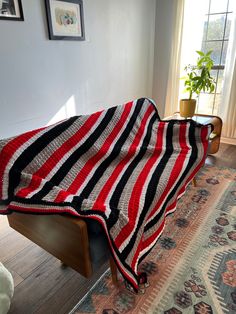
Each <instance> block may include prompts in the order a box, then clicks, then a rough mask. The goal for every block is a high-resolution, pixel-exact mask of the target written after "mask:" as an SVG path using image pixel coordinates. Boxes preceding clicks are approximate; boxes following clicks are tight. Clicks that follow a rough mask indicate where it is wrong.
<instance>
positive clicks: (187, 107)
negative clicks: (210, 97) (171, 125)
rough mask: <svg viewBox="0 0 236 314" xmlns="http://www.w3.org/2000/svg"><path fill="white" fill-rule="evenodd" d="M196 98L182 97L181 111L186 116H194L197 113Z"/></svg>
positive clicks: (182, 115) (180, 102) (181, 114)
mask: <svg viewBox="0 0 236 314" xmlns="http://www.w3.org/2000/svg"><path fill="white" fill-rule="evenodd" d="M195 108H196V99H180V101H179V112H180V116H181V117H184V118H192V117H193V116H194V113H195Z"/></svg>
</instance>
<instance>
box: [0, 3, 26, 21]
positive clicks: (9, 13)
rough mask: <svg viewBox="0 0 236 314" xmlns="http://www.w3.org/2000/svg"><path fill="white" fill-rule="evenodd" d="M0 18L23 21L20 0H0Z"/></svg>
mask: <svg viewBox="0 0 236 314" xmlns="http://www.w3.org/2000/svg"><path fill="white" fill-rule="evenodd" d="M0 20H12V21H24V15H23V9H22V4H21V0H0Z"/></svg>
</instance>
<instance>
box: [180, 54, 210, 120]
mask: <svg viewBox="0 0 236 314" xmlns="http://www.w3.org/2000/svg"><path fill="white" fill-rule="evenodd" d="M196 52H197V54H198V55H199V56H198V59H197V64H196V65H191V64H189V65H187V66H186V67H185V68H184V70H185V72H186V76H185V77H183V79H184V86H185V92H188V93H189V97H188V99H181V100H180V115H181V117H185V118H188V117H192V116H193V115H194V112H195V108H196V99H193V98H192V97H193V95H194V94H196V95H197V96H198V95H199V94H200V92H202V91H204V92H209V93H212V92H213V91H214V90H215V81H214V78H213V77H212V76H211V74H210V71H211V68H212V66H213V60H212V58H211V53H212V50H210V51H208V52H207V53H204V52H202V51H196Z"/></svg>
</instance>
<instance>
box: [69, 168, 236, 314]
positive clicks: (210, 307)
mask: <svg viewBox="0 0 236 314" xmlns="http://www.w3.org/2000/svg"><path fill="white" fill-rule="evenodd" d="M140 271H145V272H146V273H147V274H148V278H149V283H150V286H149V287H148V288H146V291H145V293H144V294H139V295H135V294H132V293H131V292H129V291H127V290H126V289H125V288H124V283H123V280H122V279H120V284H119V286H118V287H114V286H113V285H112V283H111V278H110V273H109V271H107V272H106V273H105V274H104V275H103V276H102V277H101V278H100V280H99V281H98V282H97V283H96V285H95V286H94V287H93V288H92V289H91V291H89V293H88V294H87V295H86V296H85V297H84V298H83V299H82V300H81V301H80V302H79V303H78V304H77V306H76V307H75V308H74V309H73V310H72V311H71V314H72V313H73V314H75V313H77V314H82V313H83V314H85V313H101V314H120V313H135V314H136V313H165V314H181V313H183V314H187V313H188V314H190V313H191V314H192V313H197V314H208V313H228V314H233V313H236V170H233V169H226V168H216V167H211V166H205V167H204V168H203V169H202V171H201V173H200V174H199V175H198V176H197V187H193V186H192V185H190V186H189V187H188V189H187V192H186V193H185V195H184V196H183V197H182V198H181V199H180V200H179V202H178V207H177V210H176V212H175V213H174V214H172V215H170V216H169V217H168V222H167V225H166V227H165V230H164V233H163V235H162V236H161V238H160V239H159V241H158V243H157V244H156V246H155V248H154V249H153V250H152V252H151V253H150V254H149V255H148V256H147V257H146V259H145V260H144V261H143V262H142V264H141V265H140Z"/></svg>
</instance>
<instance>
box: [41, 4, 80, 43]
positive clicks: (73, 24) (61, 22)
mask: <svg viewBox="0 0 236 314" xmlns="http://www.w3.org/2000/svg"><path fill="white" fill-rule="evenodd" d="M45 6H46V15H47V23H48V31H49V39H51V40H85V33H84V14H83V1H82V0H45Z"/></svg>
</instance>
